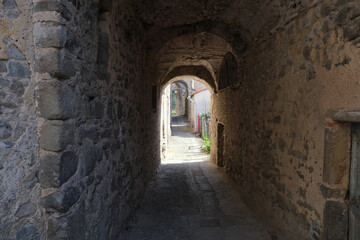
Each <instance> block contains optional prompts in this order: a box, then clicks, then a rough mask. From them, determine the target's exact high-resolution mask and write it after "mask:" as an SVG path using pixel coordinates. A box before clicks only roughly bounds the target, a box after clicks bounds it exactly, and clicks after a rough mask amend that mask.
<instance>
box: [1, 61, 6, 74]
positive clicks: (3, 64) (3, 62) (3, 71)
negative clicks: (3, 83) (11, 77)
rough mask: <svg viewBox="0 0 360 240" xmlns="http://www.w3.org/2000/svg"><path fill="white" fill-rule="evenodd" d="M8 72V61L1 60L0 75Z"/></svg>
mask: <svg viewBox="0 0 360 240" xmlns="http://www.w3.org/2000/svg"><path fill="white" fill-rule="evenodd" d="M6 72H7V65H6V61H2V60H0V73H6Z"/></svg>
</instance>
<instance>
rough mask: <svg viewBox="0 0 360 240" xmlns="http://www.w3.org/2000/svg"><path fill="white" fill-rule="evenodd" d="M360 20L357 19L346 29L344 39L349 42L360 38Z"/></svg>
mask: <svg viewBox="0 0 360 240" xmlns="http://www.w3.org/2000/svg"><path fill="white" fill-rule="evenodd" d="M359 26H360V18H356V19H355V20H353V21H351V22H350V23H348V24H347V25H346V26H345V27H344V38H345V40H347V41H351V40H354V39H355V38H357V37H359V36H360V27H359Z"/></svg>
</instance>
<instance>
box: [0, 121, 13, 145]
mask: <svg viewBox="0 0 360 240" xmlns="http://www.w3.org/2000/svg"><path fill="white" fill-rule="evenodd" d="M10 130H11V129H10V126H9V125H8V124H7V123H6V122H5V121H4V120H3V119H2V118H1V117H0V140H1V139H5V138H8V137H9V136H10V135H11V132H10Z"/></svg>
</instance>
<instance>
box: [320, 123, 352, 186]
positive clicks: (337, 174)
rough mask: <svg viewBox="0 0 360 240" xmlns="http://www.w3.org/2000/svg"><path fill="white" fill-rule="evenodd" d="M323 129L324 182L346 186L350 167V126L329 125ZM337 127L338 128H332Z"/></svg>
mask: <svg viewBox="0 0 360 240" xmlns="http://www.w3.org/2000/svg"><path fill="white" fill-rule="evenodd" d="M329 125H330V126H331V127H328V128H326V129H325V148H324V173H323V179H324V182H326V183H328V184H330V185H335V184H343V185H347V184H348V180H347V179H348V175H349V173H348V169H349V166H350V155H349V149H350V125H349V124H346V123H344V124H336V123H330V124H329ZM333 125H338V127H332V126H333Z"/></svg>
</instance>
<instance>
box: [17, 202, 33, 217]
mask: <svg viewBox="0 0 360 240" xmlns="http://www.w3.org/2000/svg"><path fill="white" fill-rule="evenodd" d="M35 212H36V206H35V205H34V204H32V203H26V204H23V205H21V206H20V207H19V209H18V210H17V211H16V213H15V217H17V218H24V217H29V216H32V215H34V214H35Z"/></svg>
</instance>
